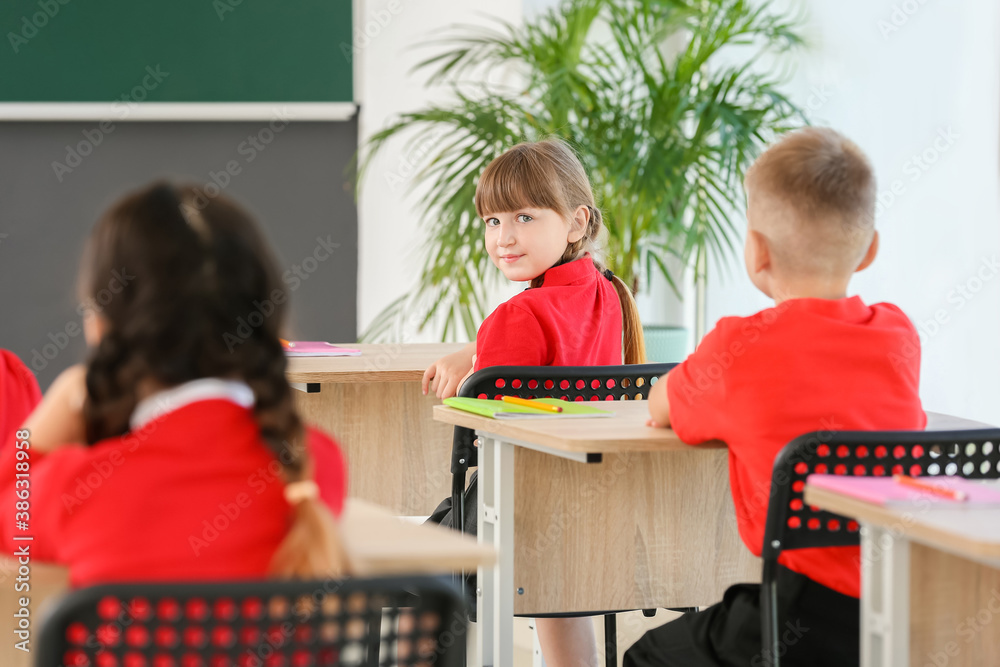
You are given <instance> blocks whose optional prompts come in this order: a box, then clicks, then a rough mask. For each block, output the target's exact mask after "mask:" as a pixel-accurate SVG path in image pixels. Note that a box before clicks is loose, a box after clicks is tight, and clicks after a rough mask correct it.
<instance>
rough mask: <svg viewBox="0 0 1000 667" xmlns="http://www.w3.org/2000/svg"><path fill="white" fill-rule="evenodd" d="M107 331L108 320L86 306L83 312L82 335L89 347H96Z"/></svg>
mask: <svg viewBox="0 0 1000 667" xmlns="http://www.w3.org/2000/svg"><path fill="white" fill-rule="evenodd" d="M107 331H108V320H107V319H105V318H104V317H102V316H101V315H99V314H97V313H95V312H94V311H93V310H91V309H90V308H88V309H87V310H85V311H84V312H83V337H84V339H85V340H86V341H87V345H88V346H90V347H97V344H98V343H100V342H101V339H102V338H104V334H106V333H107Z"/></svg>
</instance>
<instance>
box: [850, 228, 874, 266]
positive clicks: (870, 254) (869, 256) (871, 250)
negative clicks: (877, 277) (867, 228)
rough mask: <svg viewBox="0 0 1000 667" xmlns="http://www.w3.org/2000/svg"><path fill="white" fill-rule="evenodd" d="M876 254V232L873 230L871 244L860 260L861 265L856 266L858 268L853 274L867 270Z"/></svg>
mask: <svg viewBox="0 0 1000 667" xmlns="http://www.w3.org/2000/svg"><path fill="white" fill-rule="evenodd" d="M877 254H878V230H875V234H874V235H873V236H872V242H871V244H870V245H869V246H868V252H866V253H865V256H864V258H862V260H861V263H860V264H858V268H856V269H854V272H855V273H857V272H858V271H862V270H864V269H867V268H868V267H869V266H870V265H871V263H872V262H874V261H875V256H876V255H877Z"/></svg>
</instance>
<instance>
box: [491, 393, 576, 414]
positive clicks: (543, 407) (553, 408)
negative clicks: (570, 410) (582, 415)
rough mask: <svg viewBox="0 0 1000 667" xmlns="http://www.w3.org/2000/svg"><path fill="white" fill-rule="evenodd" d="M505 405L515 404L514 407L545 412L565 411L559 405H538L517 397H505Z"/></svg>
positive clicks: (503, 398)
mask: <svg viewBox="0 0 1000 667" xmlns="http://www.w3.org/2000/svg"><path fill="white" fill-rule="evenodd" d="M501 400H502V401H503V402H504V403H513V404H514V405H523V406H524V407H526V408H534V409H536V410H544V411H545V412H562V411H563V409H562V408H561V407H559V406H558V405H549V404H548V403H536V402H535V401H529V400H528V399H526V398H518V397H517V396H504V397H502V398H501Z"/></svg>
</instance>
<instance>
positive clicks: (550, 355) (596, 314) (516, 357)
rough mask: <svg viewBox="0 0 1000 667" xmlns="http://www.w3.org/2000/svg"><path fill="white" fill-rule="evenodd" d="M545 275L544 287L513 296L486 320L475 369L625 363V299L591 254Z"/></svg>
mask: <svg viewBox="0 0 1000 667" xmlns="http://www.w3.org/2000/svg"><path fill="white" fill-rule="evenodd" d="M543 275H544V278H543V281H542V285H541V287H536V288H532V289H526V290H524V291H523V292H521V293H520V294H517V295H515V296H513V297H512V298H510V299H508V300H507V301H505V302H504V303H502V304H500V305H499V306H498V307H497V309H496V310H494V311H493V313H491V314H490V316H489V317H487V318H486V319H485V320H484V321H483V323H482V325H481V326H480V327H479V333H478V335H477V336H476V364H475V370H477V371H478V370H479V369H481V368H487V367H489V366H611V365H617V364H621V363H622V309H621V303H620V302H619V300H618V293H617V292H616V291H615V288H614V286H613V285H612V284H611V281H610V280H608V279H607V278H605V277H604V276H603V275H602V274H601V273H600V272H599V271H598V270H597V267H595V266H594V261H593V260H592V259H591V258H590V255H584V256H583V257H581V258H580V259H577V260H574V261H572V262H567V263H566V264H560V265H559V266H554V267H552V268H551V269H549V270H548V271H546V272H545V273H544V274H543Z"/></svg>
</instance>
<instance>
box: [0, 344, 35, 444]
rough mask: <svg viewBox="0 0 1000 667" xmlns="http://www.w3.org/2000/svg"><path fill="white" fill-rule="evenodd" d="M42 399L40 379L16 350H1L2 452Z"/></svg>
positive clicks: (0, 409)
mask: <svg viewBox="0 0 1000 667" xmlns="http://www.w3.org/2000/svg"><path fill="white" fill-rule="evenodd" d="M41 400H42V392H41V390H39V388H38V381H37V380H36V379H35V376H34V375H32V374H31V371H29V370H28V368H27V367H26V366H25V365H24V364H23V363H21V360H20V359H18V358H17V355H15V354H14V353H13V352H8V351H7V350H0V451H3V450H4V449H6V448H7V447H8V446H9V445H11V443H12V442H13V441H14V432H15V431H16V430H17V429H18V428H19V427H20V426H21V424H23V423H24V420H26V419H27V418H28V415H30V414H31V412H32V411H33V410H34V409H35V406H36V405H38V402H39V401H41Z"/></svg>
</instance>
